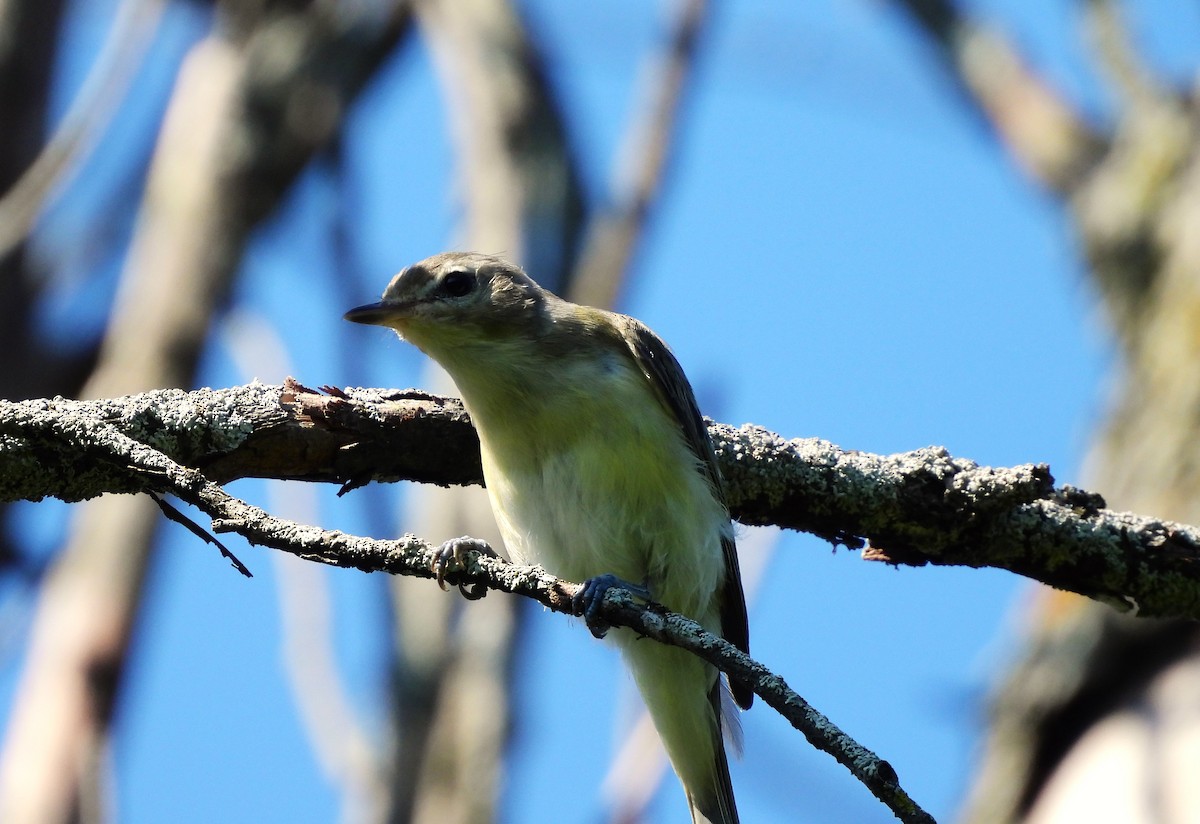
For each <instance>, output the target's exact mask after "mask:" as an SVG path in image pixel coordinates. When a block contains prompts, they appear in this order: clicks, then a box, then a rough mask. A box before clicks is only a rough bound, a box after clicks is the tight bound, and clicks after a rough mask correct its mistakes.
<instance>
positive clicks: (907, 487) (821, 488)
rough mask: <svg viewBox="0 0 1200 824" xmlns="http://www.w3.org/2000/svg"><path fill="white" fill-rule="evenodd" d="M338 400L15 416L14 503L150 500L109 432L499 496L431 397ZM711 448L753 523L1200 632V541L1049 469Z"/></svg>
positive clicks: (801, 443) (240, 392)
mask: <svg viewBox="0 0 1200 824" xmlns="http://www.w3.org/2000/svg"><path fill="white" fill-rule="evenodd" d="M330 392H331V393H332V394H319V393H317V392H314V391H313V390H309V389H307V388H305V387H303V386H301V385H300V384H298V383H296V382H294V381H289V383H288V384H287V386H285V387H284V388H283V390H282V391H281V390H280V387H277V386H266V385H263V384H258V383H254V384H250V385H248V386H242V387H233V388H229V389H220V390H211V389H203V390H197V391H194V392H183V391H180V390H158V391H154V392H147V393H144V394H141V395H132V396H129V397H126V398H117V399H110V400H100V401H71V400H64V399H54V400H36V401H23V402H20V403H12V402H5V403H2V404H0V500H3V501H13V500H21V499H25V500H39V499H41V498H42V497H45V496H53V497H57V498H61V499H63V500H67V501H75V500H81V499H84V498H90V497H94V496H96V495H100V494H103V493H106V492H138V491H143V490H145V489H146V488H148V487H147V485H146V483H145V481H144V479H143V478H142V477H141V476H139V475H136V474H131V473H129V472H128V470H127V468H126V467H125V466H123V465H120V464H117V463H114V462H112V461H111V460H109V459H106V458H104V456H103V452H101V453H97V452H96V450H95V448H94V447H93V446H90V445H89V444H90V442H89V440H88V433H89V431H90V430H92V429H95V428H96V427H97V426H107V425H111V426H112V427H114V428H115V429H118V430H120V431H121V432H122V433H124V434H125V435H126V436H127V437H129V438H131V439H133V440H135V441H138V442H141V443H143V444H144V445H146V446H148V447H151V448H154V449H157V450H160V451H162V452H163V453H164V454H166V455H169V456H170V457H171V459H172V460H174V461H176V462H178V463H180V464H183V465H186V466H191V467H195V468H196V469H198V470H199V471H200V472H203V473H204V477H206V478H208V479H210V480H212V481H213V482H216V483H225V482H228V481H231V480H234V479H236V478H241V477H266V478H288V479H301V480H310V481H327V482H337V483H342V484H343V485H344V488H345V489H351V488H354V487H356V486H361V485H363V484H365V483H368V482H370V481H396V480H416V481H422V482H426V483H436V484H442V485H450V484H478V483H481V482H482V472H481V470H480V465H479V453H478V441H477V439H476V436H475V433H474V430H473V429H472V428H471V425H470V419H469V418H468V417H467V415H466V413H465V412H464V411H463V408H462V405H461V404H460V403H459V402H458V401H457V400H454V399H452V398H439V397H435V396H432V395H428V394H426V393H423V392H418V391H415V390H409V391H405V392H396V391H387V390H380V389H353V390H346V391H342V390H330ZM39 421H41V422H43V423H38V422H39ZM45 421H53V422H55V425H54V426H47V425H46V424H45V423H44V422H45ZM710 432H711V434H712V436H713V440H714V445H715V447H716V452H717V458H718V461H719V463H720V465H721V471H722V473H723V476H724V479H725V483H726V487H727V494H728V497H729V501H730V504H731V507H732V510H733V514H734V517H735V518H737V519H738V520H739V521H742V522H744V523H748V524H768V523H770V524H777V525H779V526H784V527H787V528H789V529H797V530H803V531H806V532H811V533H813V534H816V535H819V536H821V537H823V538H825V539H826V540H829V541H831V542H833V543H840V544H844V545H846V546H848V547H850V548H852V549H864V553H863V556H864V557H865V558H866V559H868V560H882V561H886V562H888V563H893V564H905V565H910V566H920V565H923V564H940V565H961V566H971V567H984V566H991V567H997V568H1000V569H1007V570H1010V571H1012V572H1016V573H1018V574H1020V575H1024V576H1026V577H1029V578H1033V579H1034V580H1038V581H1042V582H1043V583H1047V584H1050V585H1051V586H1055V587H1059V588H1062V589H1068V590H1071V591H1074V592H1078V593H1081V594H1083V595H1087V596H1089V597H1092V598H1096V599H1099V600H1102V601H1104V602H1106V603H1109V604H1112V605H1114V606H1116V607H1118V608H1121V609H1126V610H1130V609H1131V610H1134V611H1136V612H1137V614H1139V615H1143V616H1172V617H1185V618H1193V619H1195V618H1200V530H1197V529H1196V528H1195V527H1191V526H1185V525H1182V524H1176V523H1172V522H1169V521H1162V520H1158V519H1155V518H1149V517H1144V516H1140V515H1134V514H1130V513H1121V512H1113V511H1110V510H1107V509H1104V502H1103V500H1102V499H1101V498H1100V497H1099V496H1097V495H1093V494H1090V493H1086V492H1083V491H1081V490H1077V489H1073V488H1071V487H1061V488H1056V487H1055V486H1054V481H1053V478H1052V477H1051V475H1050V471H1049V468H1048V467H1046V466H1045V465H1034V464H1029V465H1024V466H1018V467H1013V468H1007V469H1003V468H1001V469H997V468H990V467H980V466H978V465H976V464H975V463H973V462H971V461H968V460H964V459H961V458H953V457H951V456H950V455H949V454H948V453H947V452H946V451H945V450H944V449H941V448H938V447H927V448H925V449H919V450H915V451H913V452H905V453H900V454H897V455H888V456H882V455H872V454H869V453H866V452H854V451H848V450H843V449H840V448H839V447H837V446H835V445H833V444H831V443H829V442H827V441H822V440H818V439H815V438H809V439H795V440H790V441H789V440H785V439H784V438H782V437H780V436H779V435H776V434H774V433H772V432H768V431H767V430H765V429H762V428H760V427H756V426H753V425H746V426H742V427H740V428H736V429H735V428H733V427H731V426H728V425H726V424H718V423H713V424H711V425H710ZM322 560H326V561H328V560H330V558H322Z"/></svg>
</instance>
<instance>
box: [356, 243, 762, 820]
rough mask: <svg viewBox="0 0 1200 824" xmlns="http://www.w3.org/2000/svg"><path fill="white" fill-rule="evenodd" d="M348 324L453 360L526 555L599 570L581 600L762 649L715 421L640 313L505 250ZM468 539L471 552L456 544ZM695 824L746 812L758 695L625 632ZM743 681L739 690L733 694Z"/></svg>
mask: <svg viewBox="0 0 1200 824" xmlns="http://www.w3.org/2000/svg"><path fill="white" fill-rule="evenodd" d="M345 319H346V320H349V321H353V322H355V323H363V324H373V325H379V326H385V327H390V328H391V329H393V330H394V331H395V332H396V333H397V334H398V335H399V337H400V338H401V339H402V340H405V341H407V342H409V343H411V344H413V345H415V346H416V347H417V348H419V349H420V350H421V351H423V352H424V353H425V354H427V355H428V356H429V357H431V358H432V359H433V360H434V361H436V362H437V363H438V364H440V365H441V366H442V368H443V369H445V370H446V372H447V373H449V375H450V377H451V378H452V379H453V381H454V383H455V385H456V386H457V388H458V390H459V392H460V393H461V395H462V401H463V404H464V406H465V407H466V410H467V412H468V413H469V415H470V417H471V421H472V423H473V424H474V426H475V428H476V430H477V432H478V434H479V443H480V454H481V457H482V463H483V474H484V482H485V485H486V487H487V492H488V496H489V499H490V502H491V506H492V511H493V514H494V515H495V518H496V522H497V524H498V526H499V529H500V534H501V537H502V538H503V541H504V545H505V548H506V549H507V551H508V554H509V556H510V558H511V560H513V561H514V562H515V563H519V564H540V565H541V566H542V567H543V568H545V569H546V570H547V571H548V572H550V573H552V574H554V575H557V576H558V577H560V578H566V579H569V580H573V581H582V582H584V585H583V587H581V589H580V591H579V592H580V594H579V595H577V596H576V599H575V607H576V611H577V612H578V613H581V614H583V615H584V616H585V618H586V620H587V623H588V626H589V627H590V628H591V629H592V630H593V632H594V633H595V634H597V635H604V633H605V631H606V630H607V629H608V628H607V627H605V626H604V625H603V621H602V620H601V619H600V618H599V610H598V607H599V604H600V602H601V601H602V600H603V597H604V593H605V592H606V591H607V590H608V589H609V588H610V587H613V586H620V587H624V588H626V589H627V590H629V591H630V592H632V593H634V594H635V595H638V596H640V597H643V598H647V599H652V600H654V601H656V602H658V603H661V604H662V605H664V606H665V607H667V608H668V609H670V610H672V611H675V612H678V613H681V614H683V615H685V616H687V617H689V618H691V619H693V620H695V621H697V622H698V623H699V624H701V625H702V626H703V627H704V628H705V629H707V630H709V631H711V632H714V633H717V634H719V635H721V636H722V637H724V638H725V639H726V640H727V641H729V642H730V643H731V644H733V645H734V646H736V647H737V648H738V649H740V650H742V651H743V652H747V653H748V652H749V628H748V622H747V617H746V601H745V595H744V593H743V590H742V582H741V573H740V571H739V568H738V557H737V549H736V545H735V539H734V533H733V526H732V521H731V519H730V514H729V508H728V506H727V504H726V501H725V496H724V491H723V487H722V481H721V475H720V472H719V469H718V467H717V463H716V457H715V454H714V451H713V446H712V442H711V440H710V439H709V435H708V429H707V427H706V426H705V423H704V419H703V418H702V417H701V414H700V411H699V408H698V406H697V404H696V399H695V395H694V393H693V392H692V389H691V386H690V384H689V383H688V380H687V378H686V376H685V375H684V372H683V368H682V367H681V366H680V365H679V362H678V361H677V360H676V358H675V356H674V355H673V354H672V353H671V350H670V349H669V348H668V347H667V345H666V344H665V343H664V342H663V341H662V339H660V338H659V337H658V336H657V335H656V334H654V332H652V331H651V330H650V329H649V328H648V327H647V326H645V325H644V324H643V323H641V322H640V321H638V320H636V319H634V318H632V317H629V316H626V315H621V314H617V313H615V312H609V311H606V310H602V309H597V308H594V307H589V306H582V305H578V304H574V303H571V302H569V301H567V300H564V299H562V298H560V297H558V296H557V295H555V294H554V293H552V292H550V291H549V290H546V289H543V288H542V287H541V286H539V285H538V284H537V283H536V282H535V281H534V280H533V279H532V278H530V277H529V275H527V274H526V273H525V272H524V271H523V270H522V269H521V268H520V267H519V266H517V265H515V264H513V263H510V262H509V261H507V260H505V259H503V258H501V257H498V256H494V255H487V254H481V253H477V252H445V253H442V254H438V255H434V256H432V257H429V258H426V259H425V260H422V261H420V262H418V263H414V264H412V265H411V266H408V267H407V268H405V269H403V270H402V271H401V272H400V273H399V274H397V275H396V276H395V277H394V278H392V280H391V282H390V283H389V284H388V286H387V288H386V289H385V290H384V292H383V296H382V299H381V300H380V301H378V302H377V303H371V304H366V305H364V306H359V307H356V308H354V309H351V310H350V311H349V312H347V313H346V314H345ZM446 546H447V547H449V548H451V549H452V550H454V549H458V548H461V545H455V544H454V542H447V545H446ZM608 638H609V639H610V640H613V641H615V642H616V645H617V646H618V647H619V648H620V651H621V653H622V656H623V658H624V659H625V662H626V664H627V666H628V667H629V669H630V671H631V673H632V675H633V678H634V681H635V683H636V685H637V687H638V690H639V692H640V693H641V696H642V698H643V700H644V702H645V704H646V708H647V709H648V711H649V713H650V717H651V719H652V720H653V722H654V726H655V728H656V730H657V732H658V734H659V737H660V738H661V739H662V742H663V745H664V748H665V750H666V752H667V756H668V758H669V760H670V762H671V765H672V767H673V768H674V770H675V773H676V775H677V776H678V777H679V780H680V783H681V784H682V786H683V790H684V793H685V795H686V797H687V803H688V805H689V811H690V813H691V816H692V821H693V824H737V822H738V813H737V806H736V803H735V801H734V794H733V786H732V783H731V781H730V776H729V764H728V760H727V756H726V752H725V746H724V737H725V735H729V736H730V737H731V738H736V736H737V732H736V730H737V723H738V722H737V717H736V711H735V710H733V708H732V707H731V706H730V702H729V700H728V698H730V697H731V698H732V700H733V703H735V704H736V705H737V706H738V707H740V708H742V709H749V707H750V705H751V702H752V700H753V692H752V691H751V690H750V689H749V688H748V687H747V686H746V685H744V684H742V683H740V682H737V681H734V680H730V681H729V682H728V686H727V687H724V686H723V684H725V683H726V682H724V681H723V680H722V679H721V677H720V673H719V672H718V670H717V669H716V668H715V667H714V666H712V665H711V664H709V663H707V662H705V661H702V660H701V659H700V658H697V657H696V656H694V655H693V654H691V653H689V652H687V651H685V650H682V649H679V648H677V647H672V646H668V645H664V644H659V643H656V642H653V641H650V640H647V639H642V638H639V637H638V636H637V635H636V634H635V633H634V632H632V631H631V630H628V629H624V628H614V629H612V631H611V632H608ZM726 689H728V692H729V694H728V696H723V693H724V692H725V690H726Z"/></svg>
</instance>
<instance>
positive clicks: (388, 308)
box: [342, 301, 396, 326]
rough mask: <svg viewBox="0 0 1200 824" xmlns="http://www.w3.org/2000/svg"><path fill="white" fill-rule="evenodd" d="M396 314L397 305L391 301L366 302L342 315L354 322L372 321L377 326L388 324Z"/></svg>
mask: <svg viewBox="0 0 1200 824" xmlns="http://www.w3.org/2000/svg"><path fill="white" fill-rule="evenodd" d="M395 316H396V307H395V306H393V305H392V304H389V303H384V302H382V301H381V302H379V303H364V304H363V305H362V306H355V307H354V308H353V309H351V310H350V311H349V312H347V313H346V314H344V315H342V317H343V318H344V319H346V320H348V321H351V322H352V323H370V324H374V325H376V326H378V325H382V324H386V323H387V322H388V320H390V319H391V318H394V317H395Z"/></svg>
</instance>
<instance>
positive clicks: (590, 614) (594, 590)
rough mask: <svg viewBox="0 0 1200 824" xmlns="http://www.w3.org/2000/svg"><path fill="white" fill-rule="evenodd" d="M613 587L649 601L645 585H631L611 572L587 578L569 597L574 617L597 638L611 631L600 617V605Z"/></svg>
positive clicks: (647, 589)
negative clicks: (581, 619) (582, 621)
mask: <svg viewBox="0 0 1200 824" xmlns="http://www.w3.org/2000/svg"><path fill="white" fill-rule="evenodd" d="M614 587H615V588H617V589H624V590H626V591H628V592H629V593H631V594H632V595H634V596H635V597H638V598H644V599H645V600H647V601H649V600H650V589H649V587H647V586H646V585H645V584H631V583H630V582H629V581H625V580H622V579H621V578H618V577H617V576H616V575H613V574H612V573H611V572H607V573H605V574H604V575H597V576H595V577H594V578H588V579H587V580H586V581H584V582H583V584H582V585H581V586H580V587H579V591H578V592H576V593H575V594H574V595H573V596H572V597H571V608H572V609H573V610H574V611H575V614H576V615H579V616H581V617H582V618H583V620H584V622H585V623H586V624H587V628H588V629H589V630H590V631H591V633H592V635H594V636H596V637H597V638H603V637H604V636H605V635H606V634H608V631H609V629H611V625H610V624H609V623H608V622H607V621H605V620H604V618H602V617H601V615H600V605H601V604H602V603H603V602H604V595H605V593H607V592H608V591H609V590H610V589H613V588H614Z"/></svg>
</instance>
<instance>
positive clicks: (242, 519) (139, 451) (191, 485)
mask: <svg viewBox="0 0 1200 824" xmlns="http://www.w3.org/2000/svg"><path fill="white" fill-rule="evenodd" d="M68 403H70V402H68ZM78 405H79V406H86V404H78ZM14 406H17V407H24V409H22V411H21V413H20V415H19V416H18V417H19V420H20V425H19V427H15V426H13V425H12V424H13V419H11V418H8V417H7V416H6V418H5V421H4V422H3V424H0V429H3V430H4V431H5V432H6V433H9V434H11V433H12V432H13V431H14V430H19V431H20V432H21V434H22V435H23V436H27V437H31V438H46V439H57V440H61V441H65V442H70V443H72V444H73V445H74V447H75V448H76V449H77V450H82V451H83V452H84V453H85V454H87V455H90V456H93V457H95V458H98V459H100V460H102V461H104V462H106V463H108V464H109V465H111V466H113V467H117V468H119V471H120V472H123V473H125V474H127V475H129V476H130V477H131V478H132V479H133V481H134V484H135V485H136V486H139V487H140V488H142V489H143V490H146V491H153V492H162V493H171V494H173V495H175V496H177V497H179V498H180V499H182V500H184V501H187V502H188V503H191V504H193V505H194V506H196V507H198V508H199V509H200V510H202V511H203V512H204V513H205V514H206V515H208V516H209V517H210V518H212V527H213V530H214V531H215V532H236V533H238V534H239V535H241V536H243V537H244V538H246V540H248V541H250V542H251V543H253V544H257V545H259V546H266V547H271V548H274V549H279V550H283V551H285V552H289V553H291V554H293V555H297V556H299V557H301V558H304V559H306V560H311V561H319V562H321V563H326V564H330V565H332V566H338V567H350V568H354V569H359V570H362V571H364V572H387V573H391V574H395V575H410V576H416V577H421V578H433V577H435V573H434V560H435V559H436V558H438V557H439V548H438V547H435V546H433V545H430V544H427V543H425V542H424V541H421V540H420V539H418V538H416V537H415V536H412V535H405V536H404V537H402V538H400V539H398V540H395V541H382V540H377V539H372V538H360V537H356V536H353V535H347V534H345V533H342V532H337V531H330V530H323V529H320V528H318V527H314V526H306V525H303V524H298V523H295V522H292V521H286V520H283V519H280V518H275V517H273V516H271V515H269V514H267V513H266V512H265V511H263V510H262V509H260V508H258V507H256V506H253V505H251V504H248V503H246V502H245V501H242V500H239V499H237V498H234V497H233V496H231V495H230V494H228V493H227V492H225V490H223V489H222V488H221V487H220V486H218V485H217V484H215V483H213V482H212V481H209V480H208V479H206V478H205V477H204V475H203V474H201V473H200V472H199V471H197V470H195V469H192V468H189V467H186V466H182V465H180V464H179V463H177V462H175V461H174V460H172V459H171V458H170V457H168V456H167V455H166V454H164V453H163V452H161V451H159V450H157V449H155V448H154V447H152V446H149V445H147V444H146V443H143V442H141V441H139V440H135V439H134V438H132V437H130V436H129V435H127V434H125V433H123V432H121V431H120V430H119V429H118V426H117V422H116V421H107V422H106V421H101V420H99V419H96V418H90V417H89V416H88V415H86V414H71V415H61V414H59V411H60V410H56V409H53V408H50V407H49V405H47V406H43V407H42V408H40V409H38V408H33V406H34V404H5V405H4V409H3V411H4V412H8V411H10V409H11V408H12V407H14ZM446 579H447V580H448V581H449V582H450V583H454V584H458V585H459V586H468V585H469V586H470V587H471V588H472V589H473V590H479V589H480V588H483V589H497V590H501V591H503V592H508V593H513V594H517V595H523V596H525V597H527V598H531V599H533V600H535V601H537V602H538V603H540V604H542V605H543V606H545V607H547V608H548V609H550V610H552V611H554V612H561V613H565V614H568V615H573V614H574V610H573V607H572V603H571V599H572V597H573V596H574V595H575V593H576V591H577V590H578V589H579V585H578V584H575V583H570V582H567V581H563V580H561V579H558V578H556V577H554V576H553V575H550V574H549V573H547V572H546V571H545V570H543V569H542V568H541V567H536V566H534V567H526V566H518V565H515V564H511V563H509V562H507V561H504V560H503V559H500V558H495V557H490V556H485V555H481V554H479V553H471V557H468V559H467V561H466V563H465V565H464V566H463V567H462V568H461V569H457V570H453V571H451V572H450V573H449V574H448V575H447V576H446ZM602 614H603V617H604V618H605V620H606V621H607V622H608V623H610V624H612V625H614V626H622V627H628V628H630V629H632V630H633V631H634V632H637V633H638V634H640V635H643V636H646V637H649V638H653V639H655V640H657V641H660V642H662V643H666V644H671V645H673V646H679V647H682V648H684V649H687V650H689V651H691V652H692V653H694V654H696V655H699V656H700V657H701V658H704V659H705V660H706V661H709V662H710V663H712V664H713V665H714V666H716V667H718V668H720V669H721V670H722V671H724V672H727V673H729V674H730V675H731V676H732V677H734V678H737V679H738V680H740V681H742V682H744V683H746V684H748V685H750V686H751V688H752V689H753V690H754V692H755V693H756V694H758V695H760V696H761V697H762V698H763V700H764V701H766V702H767V703H768V704H769V705H771V706H772V707H774V708H775V709H776V710H777V711H778V712H779V713H780V714H781V715H783V716H784V717H785V718H787V719H788V721H789V722H790V723H791V724H792V726H794V727H795V728H796V729H797V730H799V731H800V732H801V733H803V734H804V736H805V738H807V739H808V741H809V742H810V743H811V744H812V745H813V746H814V747H817V748H818V749H820V750H823V751H824V752H826V753H829V754H830V755H832V756H833V757H834V758H835V759H836V760H837V761H838V762H839V763H840V764H842V765H843V766H845V767H846V768H847V769H848V770H850V772H851V773H852V774H853V775H854V776H855V777H856V778H857V779H858V780H859V781H861V782H862V783H863V784H864V785H865V786H866V787H867V788H868V789H869V790H870V791H871V792H872V794H874V795H875V796H876V797H877V798H879V799H880V800H881V801H882V802H883V803H884V804H886V805H887V806H888V807H889V808H890V809H891V810H892V811H893V812H894V813H895V814H896V816H897V817H898V818H899V819H900V820H901V821H905V822H933V818H932V817H931V816H929V814H928V813H926V812H925V811H924V810H922V809H921V808H920V807H919V806H917V805H916V803H915V802H913V801H912V799H911V798H909V796H908V795H907V794H906V793H905V792H904V790H903V789H901V788H900V785H899V779H898V778H897V776H896V772H895V770H894V769H893V768H892V767H891V765H890V764H888V763H887V762H886V761H883V760H882V759H880V758H879V757H878V756H876V755H875V754H874V753H872V752H871V751H870V750H868V749H866V748H865V747H863V746H862V745H861V744H859V743H858V742H856V741H855V740H854V739H852V738H850V737H849V736H848V735H846V734H845V733H844V732H842V731H841V730H840V729H839V728H838V727H837V726H836V725H835V724H834V723H833V722H831V721H830V720H829V719H828V718H826V717H825V716H824V715H822V714H821V713H820V712H818V711H816V710H815V709H814V708H813V707H812V706H811V705H809V704H808V702H807V701H805V700H804V699H803V698H802V697H800V695H798V694H797V693H796V692H795V691H794V690H792V689H791V688H790V687H789V686H788V685H787V683H786V682H785V681H784V680H783V679H782V678H781V677H779V676H778V675H775V674H774V673H772V672H771V671H770V670H768V669H767V668H766V667H764V666H763V665H762V664H759V663H758V662H757V661H754V660H753V659H751V658H750V657H749V656H747V655H746V654H745V653H743V652H741V651H740V650H738V649H737V648H736V647H734V646H733V645H732V644H729V643H728V642H727V641H725V640H724V639H722V638H720V637H718V636H715V635H713V634H711V633H709V632H707V631H705V630H704V629H703V628H702V627H701V626H700V625H699V624H697V623H695V622H694V621H692V620H690V619H688V618H685V617H684V616H682V615H678V614H676V613H672V612H670V611H669V610H667V609H665V608H664V607H662V606H661V605H659V604H654V603H650V604H641V603H637V602H635V601H634V599H633V597H632V596H631V595H630V594H629V593H627V592H624V591H612V592H610V593H609V594H607V595H606V597H605V599H604V603H603V609H602Z"/></svg>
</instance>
